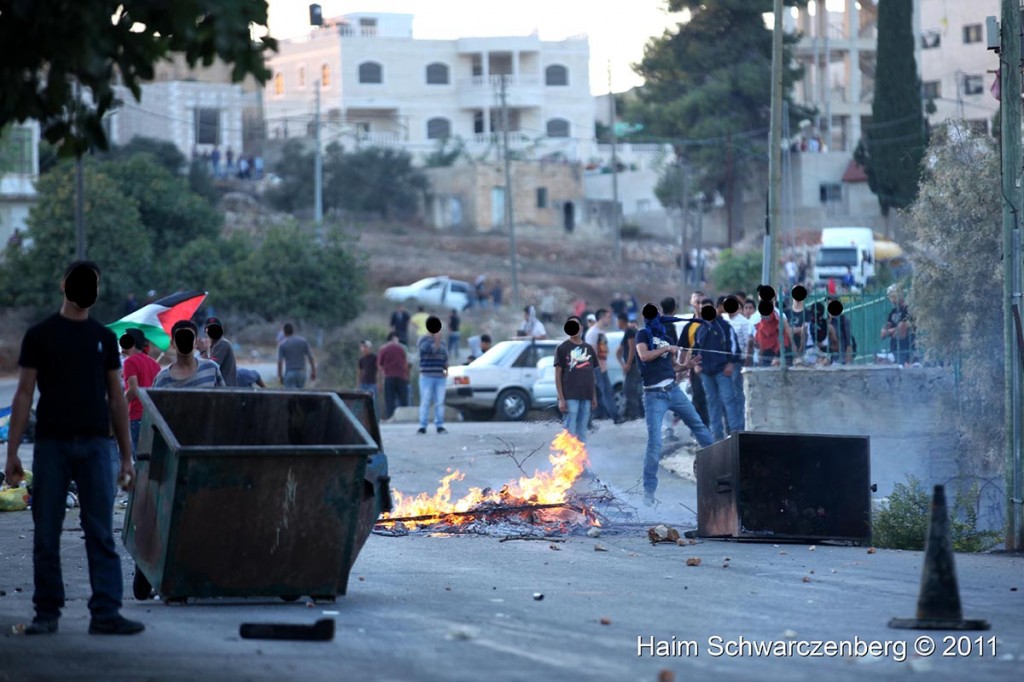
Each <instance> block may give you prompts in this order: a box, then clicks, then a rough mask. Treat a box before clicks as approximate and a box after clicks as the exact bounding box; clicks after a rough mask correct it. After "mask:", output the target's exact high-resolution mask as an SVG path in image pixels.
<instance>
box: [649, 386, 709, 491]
mask: <svg viewBox="0 0 1024 682" xmlns="http://www.w3.org/2000/svg"><path fill="white" fill-rule="evenodd" d="M669 411H671V412H673V413H675V414H677V415H678V416H679V418H680V419H682V420H683V423H684V424H686V426H688V427H689V429H690V433H692V434H693V437H694V438H696V439H697V442H698V443H700V445H701V447H707V446H709V445H711V444H712V443H714V442H715V441H714V439H713V438H712V437H711V432H710V431H708V427H706V426H704V422H702V421H701V420H700V415H699V414H697V410H696V409H695V408H694V407H693V403H691V402H690V401H689V399H687V397H686V395H685V394H684V393H683V391H682V389H681V388H679V384H673V385H672V390H670V391H644V416H645V417H646V419H647V451H646V452H645V453H644V492H647V493H652V494H653V493H654V491H655V490H657V489H658V462H659V460H660V459H661V421H662V419H663V418H664V417H665V413H666V412H669Z"/></svg>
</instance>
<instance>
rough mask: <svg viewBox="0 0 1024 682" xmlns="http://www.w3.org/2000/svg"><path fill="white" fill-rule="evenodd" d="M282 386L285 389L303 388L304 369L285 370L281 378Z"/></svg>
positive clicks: (304, 380) (304, 383) (304, 381)
mask: <svg viewBox="0 0 1024 682" xmlns="http://www.w3.org/2000/svg"><path fill="white" fill-rule="evenodd" d="M281 383H282V384H284V387H285V388H305V387H306V370H304V369H288V370H285V373H284V376H283V377H282V381H281Z"/></svg>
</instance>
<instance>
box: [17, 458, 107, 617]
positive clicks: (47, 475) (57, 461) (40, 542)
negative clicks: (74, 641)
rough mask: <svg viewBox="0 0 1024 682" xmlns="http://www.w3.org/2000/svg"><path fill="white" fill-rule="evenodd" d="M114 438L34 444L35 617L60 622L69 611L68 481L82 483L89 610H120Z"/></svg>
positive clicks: (98, 614)
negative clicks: (63, 562) (63, 539)
mask: <svg viewBox="0 0 1024 682" xmlns="http://www.w3.org/2000/svg"><path fill="white" fill-rule="evenodd" d="M110 442H111V439H109V438H76V439H75V440H40V441H37V442H36V444H35V449H34V450H33V456H32V464H33V466H32V469H33V472H32V473H33V474H34V475H35V478H34V479H33V482H32V486H33V492H32V521H33V523H34V524H35V537H34V539H33V546H32V559H33V568H34V573H35V594H33V596H32V603H33V604H35V608H36V617H37V618H40V619H43V620H56V619H57V618H59V617H60V610H61V609H62V608H64V578H63V575H62V574H61V566H60V536H61V528H62V526H63V525H64V514H65V511H66V509H65V506H64V503H65V498H66V497H67V494H68V483H69V482H70V481H71V480H74V481H75V482H76V483H77V484H78V503H79V505H80V507H81V520H82V530H83V531H85V551H86V556H87V557H88V562H89V582H90V583H91V585H92V597H90V599H89V611H90V612H91V613H92V617H93V618H94V619H96V620H110V619H112V618H116V617H117V615H118V613H119V612H120V610H121V597H122V595H123V587H124V586H123V584H122V578H121V557H120V556H119V555H118V553H117V547H116V545H115V544H114V530H113V523H114V511H113V507H114V479H115V477H116V475H117V472H116V471H113V472H112V471H111V467H112V465H113V461H112V457H111V446H110Z"/></svg>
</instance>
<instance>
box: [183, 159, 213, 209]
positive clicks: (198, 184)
mask: <svg viewBox="0 0 1024 682" xmlns="http://www.w3.org/2000/svg"><path fill="white" fill-rule="evenodd" d="M188 188H189V189H190V190H191V191H192V193H193V194H197V195H199V196H201V197H203V198H204V199H206V201H207V202H209V204H210V205H211V206H216V205H217V202H218V201H219V200H220V192H218V191H217V186H216V185H214V183H213V173H212V172H211V171H210V164H209V162H207V161H204V160H203V159H193V160H192V162H191V163H189V165H188Z"/></svg>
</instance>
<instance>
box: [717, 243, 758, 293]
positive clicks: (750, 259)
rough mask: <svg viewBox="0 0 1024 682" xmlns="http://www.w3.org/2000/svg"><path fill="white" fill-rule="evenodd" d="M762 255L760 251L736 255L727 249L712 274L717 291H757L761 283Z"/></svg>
mask: <svg viewBox="0 0 1024 682" xmlns="http://www.w3.org/2000/svg"><path fill="white" fill-rule="evenodd" d="M761 261H762V254H761V253H759V252H758V251H747V252H746V253H736V252H735V251H733V250H732V249H725V250H724V251H722V253H721V255H720V256H719V258H718V265H717V266H715V269H714V270H713V271H712V272H711V279H712V281H713V282H714V283H715V289H716V290H717V291H755V290H756V289H757V286H758V284H759V283H760V281H761V265H762V263H761Z"/></svg>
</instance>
